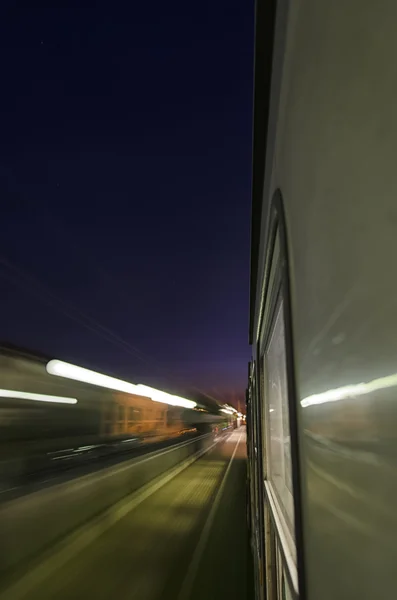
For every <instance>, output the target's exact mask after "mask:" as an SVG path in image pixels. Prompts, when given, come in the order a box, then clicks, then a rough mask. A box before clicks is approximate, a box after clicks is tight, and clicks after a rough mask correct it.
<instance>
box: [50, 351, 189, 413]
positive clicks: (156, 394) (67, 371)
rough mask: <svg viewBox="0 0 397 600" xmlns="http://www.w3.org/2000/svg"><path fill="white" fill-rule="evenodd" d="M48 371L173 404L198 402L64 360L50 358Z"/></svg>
mask: <svg viewBox="0 0 397 600" xmlns="http://www.w3.org/2000/svg"><path fill="white" fill-rule="evenodd" d="M46 369H47V372H48V373H49V374H50V375H57V376H58V377H66V378H67V379H73V380H75V381H82V382H83V383H89V384H91V385H97V386H99V387H104V388H107V389H110V390H116V391H118V392H124V393H126V394H134V395H136V396H144V397H146V398H151V399H152V400H154V401H155V402H163V403H164V404H170V405H171V406H182V407H184V408H194V407H195V406H196V402H194V401H193V400H187V399H186V398H180V397H179V396H173V395H172V394H167V393H166V392H162V391H161V390H156V389H154V388H151V387H149V386H147V385H143V384H138V385H135V384H134V383H129V382H128V381H123V380H122V379H117V378H116V377H110V376H109V375H104V374H103V373H97V372H96V371H91V370H90V369H84V368H83V367H79V366H77V365H72V364H70V363H66V362H63V361H62V360H56V359H54V360H50V362H49V363H48V364H47V366H46Z"/></svg>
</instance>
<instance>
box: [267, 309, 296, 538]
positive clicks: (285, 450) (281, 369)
mask: <svg viewBox="0 0 397 600" xmlns="http://www.w3.org/2000/svg"><path fill="white" fill-rule="evenodd" d="M264 362H265V365H264V373H265V386H266V391H265V398H266V408H265V410H266V413H267V414H266V416H265V417H266V422H267V429H268V438H269V442H268V453H269V456H268V464H267V471H268V478H269V479H270V481H271V482H272V483H273V485H274V489H275V491H276V493H277V496H278V498H279V500H280V503H281V505H282V507H283V509H284V513H285V515H284V516H285V517H286V519H287V521H288V525H289V528H290V531H291V533H292V532H293V530H294V504H293V495H292V467H291V440H290V433H289V432H290V427H289V412H288V394H287V374H286V350H285V331H284V318H283V301H282V300H281V301H280V302H279V303H278V306H277V309H276V316H275V319H274V324H273V327H272V331H271V334H270V337H269V342H268V346H267V349H266V351H265V356H264Z"/></svg>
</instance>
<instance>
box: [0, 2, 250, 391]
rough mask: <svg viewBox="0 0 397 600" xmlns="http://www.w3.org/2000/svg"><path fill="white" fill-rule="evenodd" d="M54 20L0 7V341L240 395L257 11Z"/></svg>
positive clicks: (226, 7) (152, 7) (165, 8)
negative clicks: (0, 307) (254, 34)
mask: <svg viewBox="0 0 397 600" xmlns="http://www.w3.org/2000/svg"><path fill="white" fill-rule="evenodd" d="M15 4H16V3H15ZM51 4H53V5H54V6H52V7H51ZM55 4H56V3H55ZM55 4H54V3H48V7H47V8H42V9H32V8H22V4H19V8H15V7H14V3H11V2H8V7H5V8H4V7H3V8H2V9H1V19H0V23H1V24H0V46H1V70H0V77H1V95H0V110H1V113H0V114H1V132H0V185H1V202H2V207H3V211H2V219H1V223H0V261H1V262H0V285H1V305H2V310H1V313H0V332H1V338H2V339H3V340H8V341H11V342H13V343H15V344H19V345H23V346H27V347H31V348H33V349H37V350H39V351H41V352H45V353H47V354H50V355H52V356H57V357H59V358H64V359H66V360H70V361H73V362H77V363H79V364H83V365H86V366H89V367H91V368H95V369H97V370H101V371H104V372H108V373H114V374H116V375H118V376H121V377H125V378H128V379H129V380H131V381H134V382H138V381H140V382H145V383H146V382H147V383H152V384H157V385H161V384H164V385H166V384H167V383H169V384H171V385H173V386H174V387H176V388H178V389H183V388H184V389H186V388H188V387H191V386H197V387H199V388H201V389H203V390H205V391H207V392H209V393H211V394H213V395H223V397H224V398H226V397H228V395H229V394H231V393H238V394H240V395H241V394H242V392H243V389H244V386H245V382H246V374H247V361H248V357H249V351H248V345H247V335H248V334H247V321H248V274H249V218H250V176H251V118H252V76H253V21H254V6H253V1H252V0H249V1H248V2H247V0H244V1H243V0H240V1H239V2H235V1H230V0H229V1H226V0H218V1H213V0H211V1H210V2H200V3H195V4H192V3H188V2H179V1H178V2H176V1H172V2H168V3H164V2H158V1H157V0H155V2H151V3H146V2H142V3H123V4H124V5H125V6H124V8H120V7H119V8H118V7H117V3H114V2H113V3H109V2H108V3H106V4H103V7H102V8H100V5H99V4H97V7H96V8H93V7H90V8H84V7H83V8H81V7H80V8H74V7H73V6H72V4H71V3H70V5H69V7H68V4H67V3H66V4H65V3H63V6H64V7H66V8H62V9H61V8H55ZM77 4H78V3H76V5H77ZM28 6H29V5H28ZM42 6H45V4H43V5H42ZM117 336H119V337H117ZM119 338H121V339H122V340H123V341H120V339H119Z"/></svg>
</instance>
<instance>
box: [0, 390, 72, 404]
mask: <svg viewBox="0 0 397 600" xmlns="http://www.w3.org/2000/svg"><path fill="white" fill-rule="evenodd" d="M0 397H1V398H21V399H22V400H34V401H35V402H57V403H58V404H77V400H76V398H65V397H64V396H50V395H48V394H33V393H31V392H19V391H17V390H0Z"/></svg>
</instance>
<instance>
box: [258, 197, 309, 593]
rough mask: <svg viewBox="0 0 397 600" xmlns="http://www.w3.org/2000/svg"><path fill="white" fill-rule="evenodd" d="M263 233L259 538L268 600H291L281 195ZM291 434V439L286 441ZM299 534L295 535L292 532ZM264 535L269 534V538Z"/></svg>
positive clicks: (293, 542)
mask: <svg viewBox="0 0 397 600" xmlns="http://www.w3.org/2000/svg"><path fill="white" fill-rule="evenodd" d="M273 208H274V210H273V213H272V215H271V219H270V222H269V230H268V232H267V249H266V256H265V259H264V265H263V280H262V289H261V296H260V301H259V315H258V320H257V323H256V339H257V343H258V347H257V351H258V353H259V357H260V361H259V369H260V413H261V414H260V420H261V425H262V444H263V448H262V456H263V457H264V461H263V464H262V469H263V480H262V481H263V484H264V505H265V506H264V514H265V522H266V516H267V522H266V530H267V532H268V531H269V529H270V531H271V532H272V533H273V535H274V537H275V544H272V543H271V542H270V540H269V537H268V539H267V540H266V537H265V540H264V547H265V559H266V566H267V580H266V583H267V585H266V587H267V596H268V598H269V600H276V599H277V600H281V599H283V600H284V599H285V600H290V598H291V596H292V597H293V598H295V597H296V596H297V595H298V593H299V588H300V583H299V584H298V569H297V562H298V560H299V561H301V560H302V558H301V553H300V552H298V550H299V549H298V548H297V540H298V543H299V548H300V547H301V539H300V534H299V532H300V529H299V527H300V522H299V518H298V520H297V519H296V515H298V517H299V512H297V513H295V506H296V505H297V504H298V497H295V494H296V489H297V488H296V485H297V481H298V463H297V451H298V449H297V447H296V443H297V442H296V437H295V436H296V429H295V428H296V421H295V412H294V410H295V404H294V402H295V401H294V387H293V384H294V382H293V369H292V360H293V357H292V354H291V353H292V346H291V330H290V323H289V306H288V302H289V287H288V262H287V259H288V255H287V248H286V237H285V231H284V221H283V214H282V202H281V196H280V195H279V194H278V195H276V197H275V201H274V205H273ZM291 435H292V440H291ZM297 531H298V533H296V532H297ZM268 535H269V534H268Z"/></svg>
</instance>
